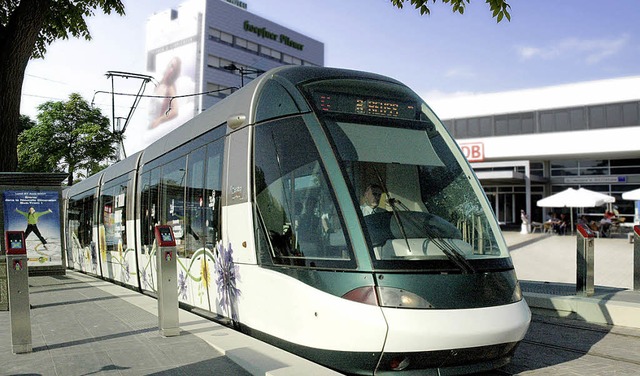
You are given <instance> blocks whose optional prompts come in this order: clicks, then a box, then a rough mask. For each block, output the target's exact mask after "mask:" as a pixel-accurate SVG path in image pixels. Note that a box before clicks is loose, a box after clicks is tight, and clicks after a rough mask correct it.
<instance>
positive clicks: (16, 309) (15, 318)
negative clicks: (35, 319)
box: [5, 231, 32, 354]
mask: <svg viewBox="0 0 640 376" xmlns="http://www.w3.org/2000/svg"><path fill="white" fill-rule="evenodd" d="M5 240H6V243H5V244H6V250H7V287H8V296H9V311H10V325H11V349H12V351H13V353H14V354H22V353H30V352H31V350H32V343H31V310H30V306H29V269H28V267H27V249H26V243H25V240H24V232H23V231H7V232H6V233H5Z"/></svg>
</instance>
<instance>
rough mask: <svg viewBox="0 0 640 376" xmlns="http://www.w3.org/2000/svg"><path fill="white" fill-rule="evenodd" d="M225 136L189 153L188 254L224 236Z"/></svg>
mask: <svg viewBox="0 0 640 376" xmlns="http://www.w3.org/2000/svg"><path fill="white" fill-rule="evenodd" d="M223 149H224V139H220V140H218V141H215V142H213V143H211V144H209V145H208V146H203V147H201V148H199V149H197V150H194V151H193V152H191V153H190V154H189V157H188V164H187V189H186V191H187V197H186V213H185V219H184V227H185V228H184V231H183V233H184V234H183V235H184V241H185V256H186V257H192V256H193V254H194V253H195V252H197V251H198V250H199V249H201V248H207V249H209V250H213V248H214V247H215V244H216V243H217V242H218V241H219V240H220V220H219V218H220V200H219V198H220V195H221V188H222V153H223Z"/></svg>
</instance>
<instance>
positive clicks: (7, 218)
mask: <svg viewBox="0 0 640 376" xmlns="http://www.w3.org/2000/svg"><path fill="white" fill-rule="evenodd" d="M4 229H5V231H24V237H25V242H26V248H27V258H28V266H29V267H35V266H53V265H56V266H59V265H62V243H61V239H60V193H59V192H58V191H27V190H23V191H5V192H4ZM3 236H4V235H3Z"/></svg>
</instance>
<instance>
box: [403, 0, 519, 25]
mask: <svg viewBox="0 0 640 376" xmlns="http://www.w3.org/2000/svg"><path fill="white" fill-rule="evenodd" d="M437 1H438V0H391V3H392V4H393V5H395V6H396V7H398V8H402V7H403V6H404V3H405V2H409V3H411V5H413V6H414V7H415V8H416V9H418V10H420V14H430V13H431V10H430V9H429V2H433V3H434V4H435V3H436V2H437ZM441 1H442V2H443V3H445V4H449V5H451V10H452V11H453V12H454V13H460V14H464V10H465V7H466V6H467V4H469V3H470V0H441ZM485 3H487V4H489V8H490V9H491V12H492V14H493V17H494V18H495V19H496V21H497V22H500V21H502V19H504V18H506V19H507V20H508V21H511V14H509V9H510V8H511V6H510V5H509V4H507V2H506V0H485Z"/></svg>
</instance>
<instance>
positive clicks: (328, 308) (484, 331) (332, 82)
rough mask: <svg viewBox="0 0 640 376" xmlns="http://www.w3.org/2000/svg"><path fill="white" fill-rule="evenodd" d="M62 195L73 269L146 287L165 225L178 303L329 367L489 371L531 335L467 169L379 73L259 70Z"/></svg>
mask: <svg viewBox="0 0 640 376" xmlns="http://www.w3.org/2000/svg"><path fill="white" fill-rule="evenodd" d="M129 137H135V135H134V136H131V135H130V136H129ZM363 197H364V199H363ZM372 197H373V198H372ZM65 198H66V200H67V213H66V214H67V220H66V225H67V230H66V231H67V256H68V265H69V266H70V267H72V268H74V269H78V270H80V271H83V272H86V273H89V274H94V275H97V276H99V277H102V278H105V279H108V280H111V281H114V282H117V283H121V284H124V285H127V286H130V287H131V288H134V289H139V290H141V291H143V292H146V293H150V294H153V293H154V292H155V291H156V286H157V280H156V265H155V263H156V261H155V252H156V246H155V241H154V234H153V229H154V226H155V225H160V224H162V225H170V226H172V228H173V232H174V234H175V235H176V238H177V244H178V255H179V259H178V275H177V281H178V283H177V289H178V296H179V299H180V302H181V304H182V305H183V306H186V307H193V308H194V309H197V311H199V312H207V313H208V314H209V315H210V316H211V317H214V318H217V319H220V320H221V321H224V322H227V323H229V324H230V325H233V326H235V327H236V328H237V329H238V330H241V331H243V332H245V333H248V334H250V335H252V336H254V337H257V338H259V339H262V340H264V341H266V342H269V343H272V344H275V345H277V346H279V347H281V348H284V349H286V350H288V351H291V352H293V353H296V354H298V355H300V356H302V357H305V358H308V359H310V360H313V361H315V362H318V363H320V364H323V365H325V366H328V367H330V368H333V369H335V370H338V371H340V372H344V373H348V374H362V375H365V374H368V375H371V374H374V373H375V374H391V373H393V374H396V373H398V374H402V373H405V374H423V373H425V372H426V373H429V372H435V373H437V372H441V373H445V372H446V373H449V374H456V373H470V372H478V371H483V370H489V369H494V368H498V367H501V366H503V365H504V364H506V363H507V362H508V361H509V359H510V358H511V356H512V355H513V353H514V351H515V349H516V347H517V345H518V343H519V342H520V341H521V340H522V339H523V337H524V335H525V333H526V331H527V329H528V326H529V322H530V317H531V314H530V311H529V308H528V307H527V304H526V303H525V301H524V300H523V299H522V294H521V291H520V288H519V285H518V280H517V279H516V274H515V271H514V267H513V263H512V261H511V258H510V256H509V252H508V249H507V246H506V244H505V242H504V240H503V238H502V235H501V233H500V229H499V227H498V223H497V222H496V220H495V218H494V215H493V213H492V211H491V208H490V206H489V204H488V202H487V199H486V197H485V195H484V193H483V191H482V188H481V186H480V184H479V183H478V181H477V179H476V177H475V175H474V173H473V171H472V169H471V167H470V166H469V164H468V163H467V161H466V160H465V158H464V156H463V155H462V153H461V151H460V150H459V148H458V147H457V145H456V143H455V142H454V140H453V139H452V138H451V136H450V135H449V134H448V132H447V131H446V130H445V128H444V126H443V125H442V123H441V122H440V120H439V119H438V118H437V116H436V115H435V114H434V113H433V112H432V111H431V109H430V108H429V107H428V106H427V105H426V104H425V102H424V101H423V100H421V99H420V98H419V97H418V95H416V94H415V93H414V92H413V91H411V90H410V89H409V88H407V87H406V86H405V85H403V84H401V83H400V82H397V81H395V80H393V79H390V78H387V77H383V76H379V75H375V74H370V73H363V72H357V71H350V70H341V69H330V68H318V67H292V66H290V67H280V68H276V69H273V70H271V71H268V72H267V73H265V74H263V75H261V76H260V77H258V78H257V79H255V80H253V81H252V82H251V83H250V84H248V85H246V86H245V87H243V88H242V89H240V90H238V91H237V92H235V93H234V94H232V95H230V96H228V97H227V98H225V99H224V100H222V101H221V102H219V103H218V104H216V105H215V106H213V107H212V108H210V109H208V110H207V111H205V112H204V113H202V114H200V115H198V116H196V117H195V118H193V119H192V120H190V121H188V122H186V123H185V124H183V125H182V126H180V127H179V128H177V129H176V130H174V131H172V132H171V133H169V134H168V135H166V136H164V137H163V138H161V139H160V140H158V141H156V142H154V143H153V144H151V145H150V146H149V147H147V148H146V149H145V150H142V151H141V152H139V153H137V154H135V155H133V156H131V157H129V158H127V159H125V160H124V161H121V162H119V163H117V164H114V165H112V166H110V167H109V168H107V169H105V170H104V171H102V172H100V173H99V174H97V175H94V176H92V177H90V178H88V179H86V180H85V181H83V182H81V183H78V184H77V185H74V186H72V187H70V188H68V189H67V190H66V191H65Z"/></svg>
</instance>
